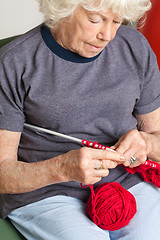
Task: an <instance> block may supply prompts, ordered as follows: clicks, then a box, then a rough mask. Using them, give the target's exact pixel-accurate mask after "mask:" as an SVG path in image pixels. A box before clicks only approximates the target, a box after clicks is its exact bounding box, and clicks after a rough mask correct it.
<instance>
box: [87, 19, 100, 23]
mask: <svg viewBox="0 0 160 240" xmlns="http://www.w3.org/2000/svg"><path fill="white" fill-rule="evenodd" d="M89 21H90V22H91V23H95V24H96V23H100V22H101V19H89Z"/></svg>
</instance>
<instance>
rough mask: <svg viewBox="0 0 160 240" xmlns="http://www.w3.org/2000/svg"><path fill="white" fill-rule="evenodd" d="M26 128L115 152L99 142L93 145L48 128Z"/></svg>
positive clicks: (26, 124)
mask: <svg viewBox="0 0 160 240" xmlns="http://www.w3.org/2000/svg"><path fill="white" fill-rule="evenodd" d="M24 127H27V128H30V129H32V130H38V131H40V132H45V133H48V134H51V135H54V136H57V137H60V138H65V139H68V140H71V141H73V142H76V143H78V144H80V145H83V146H87V147H92V148H97V149H102V150H110V151H112V152H115V151H114V150H113V149H111V148H109V147H106V146H104V145H101V144H98V143H97V142H94V143H93V142H91V141H87V140H85V139H83V140H81V139H79V138H75V137H71V136H68V135H66V134H62V133H58V132H55V131H52V130H49V129H46V128H42V127H38V126H35V125H31V124H28V123H24Z"/></svg>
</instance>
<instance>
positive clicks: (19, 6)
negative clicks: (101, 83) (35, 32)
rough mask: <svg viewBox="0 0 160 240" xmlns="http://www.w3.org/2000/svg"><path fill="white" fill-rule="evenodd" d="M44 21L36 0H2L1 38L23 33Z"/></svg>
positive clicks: (0, 17)
mask: <svg viewBox="0 0 160 240" xmlns="http://www.w3.org/2000/svg"><path fill="white" fill-rule="evenodd" d="M42 21H43V16H42V14H41V13H40V12H39V6H38V3H37V2H36V0H0V39H2V38H7V37H10V36H13V35H18V34H22V33H24V32H26V31H28V30H30V29H31V28H33V27H35V26H37V25H38V24H40V23H41V22H42Z"/></svg>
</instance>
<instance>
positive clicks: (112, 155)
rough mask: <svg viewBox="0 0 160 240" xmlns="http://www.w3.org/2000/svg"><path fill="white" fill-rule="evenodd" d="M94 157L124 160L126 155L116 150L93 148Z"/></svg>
mask: <svg viewBox="0 0 160 240" xmlns="http://www.w3.org/2000/svg"><path fill="white" fill-rule="evenodd" d="M92 150H93V151H94V152H93V158H94V159H99V160H113V161H124V156H123V155H122V154H120V153H118V152H116V151H110V150H107V149H106V150H100V149H98V150H97V149H92Z"/></svg>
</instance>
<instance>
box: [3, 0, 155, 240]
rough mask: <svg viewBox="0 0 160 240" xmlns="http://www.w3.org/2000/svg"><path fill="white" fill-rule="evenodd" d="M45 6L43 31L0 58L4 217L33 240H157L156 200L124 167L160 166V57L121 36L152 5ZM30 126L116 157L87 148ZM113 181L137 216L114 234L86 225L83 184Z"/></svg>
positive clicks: (142, 42) (119, 0) (77, 2)
mask: <svg viewBox="0 0 160 240" xmlns="http://www.w3.org/2000/svg"><path fill="white" fill-rule="evenodd" d="M39 3H40V9H41V12H43V13H44V15H45V24H42V25H41V26H38V27H36V28H35V29H33V30H31V31H29V32H28V33H26V34H24V35H23V36H21V37H19V38H18V39H16V40H15V41H13V42H12V43H10V44H9V45H7V46H5V47H4V48H3V49H1V52H0V84H1V90H0V102H1V104H0V128H1V130H0V193H1V199H0V203H1V205H0V208H1V209H0V210H1V215H2V217H3V218H5V217H6V216H8V217H9V218H10V219H11V221H12V223H13V224H14V226H15V227H16V228H17V229H18V230H19V231H20V232H21V233H22V234H23V235H24V236H25V237H26V238H27V239H29V240H39V239H43V240H51V239H52V240H54V239H55V240H58V239H60V240H80V239H83V240H88V239H92V240H99V239H101V240H103V239H104V240H113V239H114V240H115V239H116V240H120V239H123V240H135V239H136V240H151V239H154V240H158V239H159V238H160V228H159V219H160V191H159V190H158V188H156V187H154V186H153V185H151V184H148V183H145V182H143V180H142V179H141V178H140V176H139V175H136V174H134V175H131V174H129V173H127V172H126V171H125V168H124V167H123V165H124V166H130V167H135V166H139V165H140V164H142V163H144V162H145V161H146V159H148V158H149V159H152V160H154V161H158V160H160V134H159V133H160V108H159V106H160V74H159V70H158V66H157V62H156V57H155V55H154V53H153V51H152V50H151V48H150V46H149V44H148V42H147V41H146V39H145V38H144V37H143V36H142V35H141V34H140V33H138V32H137V31H136V30H134V29H131V28H129V27H127V26H121V24H122V22H123V21H124V20H125V21H128V22H133V21H136V20H137V19H139V18H140V17H142V16H143V15H144V14H145V12H146V11H148V10H149V9H150V7H151V3H150V1H149V0H132V1H131V0H98V1H97V0H96V1H95V0H93V1H92V0H63V1H62V0H39ZM25 122H27V123H30V124H33V125H37V126H40V127H44V128H47V129H51V130H54V131H57V132H60V133H64V134H68V135H70V136H73V137H78V138H86V139H88V140H91V141H97V142H99V143H101V144H105V145H107V146H111V147H112V148H113V149H114V150H115V151H113V152H112V151H105V150H97V149H90V148H85V147H81V146H79V145H78V144H76V143H73V142H71V141H69V140H64V139H60V138H58V137H53V136H51V135H47V134H45V133H42V132H36V131H33V130H31V129H29V128H25V127H24V123H25ZM130 159H134V160H136V161H135V162H134V163H133V162H132V161H131V160H130ZM99 168H100V169H99ZM113 181H116V182H119V183H120V184H121V185H122V186H123V187H124V188H126V189H127V190H128V191H130V192H131V193H132V194H133V195H134V196H135V198H136V202H137V213H136V215H135V216H134V218H133V219H132V220H131V221H130V223H129V224H128V225H127V226H126V227H123V228H121V229H120V230H117V231H112V232H111V231H105V230H102V229H100V228H99V227H98V226H96V225H95V224H94V223H93V222H92V221H91V220H90V219H89V218H88V217H87V215H86V211H85V205H86V201H87V199H88V197H89V195H90V189H89V187H87V188H85V189H82V188H81V187H80V182H82V183H84V184H86V185H88V184H94V187H95V188H96V187H97V186H98V185H99V184H101V183H103V182H113Z"/></svg>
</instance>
